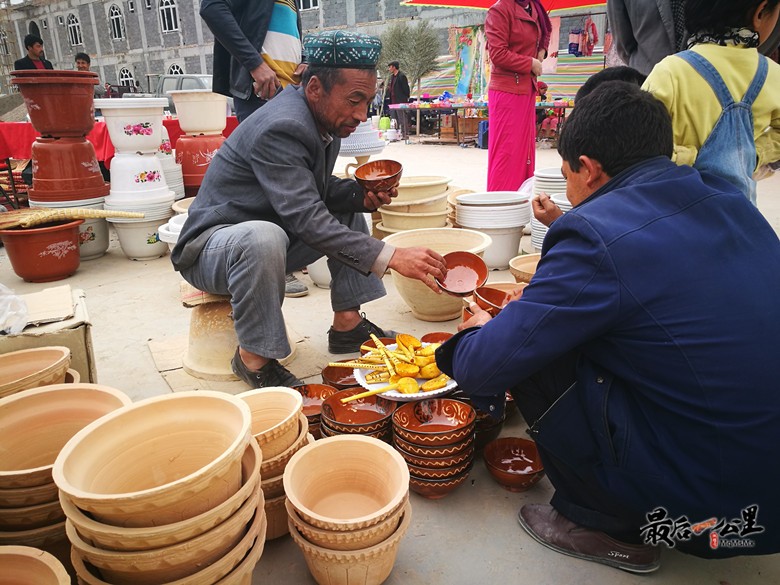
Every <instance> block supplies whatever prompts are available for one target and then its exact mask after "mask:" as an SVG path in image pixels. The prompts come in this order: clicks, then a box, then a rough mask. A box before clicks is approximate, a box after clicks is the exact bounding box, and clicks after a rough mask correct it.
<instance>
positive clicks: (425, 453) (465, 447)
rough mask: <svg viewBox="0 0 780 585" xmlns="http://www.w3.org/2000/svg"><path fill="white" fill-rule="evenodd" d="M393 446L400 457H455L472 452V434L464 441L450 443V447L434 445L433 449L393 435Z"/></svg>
mask: <svg viewBox="0 0 780 585" xmlns="http://www.w3.org/2000/svg"><path fill="white" fill-rule="evenodd" d="M393 445H394V446H395V448H396V450H397V451H398V452H399V453H401V455H402V456H403V455H404V454H408V455H413V456H415V457H423V458H426V459H429V460H430V459H436V458H442V457H456V456H458V455H462V454H463V453H471V452H473V451H474V433H471V434H470V435H468V436H467V437H466V438H465V439H463V440H462V441H458V442H457V443H452V444H450V445H435V446H433V447H426V446H424V445H416V444H414V443H410V442H409V441H405V440H404V439H402V438H401V437H399V436H398V434H395V435H394V436H393Z"/></svg>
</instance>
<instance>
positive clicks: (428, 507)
mask: <svg viewBox="0 0 780 585" xmlns="http://www.w3.org/2000/svg"><path fill="white" fill-rule="evenodd" d="M537 156H538V159H537V168H543V167H550V166H559V165H560V159H559V157H558V155H557V153H556V152H555V151H554V150H539V151H538V152H537ZM381 157H383V158H392V159H396V160H398V161H400V162H402V163H403V165H404V173H405V174H406V175H447V176H450V177H452V178H453V182H452V184H453V185H457V186H460V187H464V188H470V189H474V190H477V191H483V190H484V187H485V177H486V168H487V151H485V150H478V149H475V148H468V149H465V148H460V147H457V146H452V145H417V144H410V145H407V144H402V143H393V144H390V145H389V146H388V147H387V148H386V149H385V151H384V153H383V154H382V155H381ZM374 158H378V157H374ZM347 162H349V160H347V159H339V162H338V165H339V166H337V168H336V171H340V170H342V168H343V165H345V164H346V163H347ZM339 167H341V168H339ZM759 204H760V208H761V210H762V212H763V213H764V214H765V216H766V217H767V219H768V220H769V221H770V222H771V223H772V225H773V226H774V228H775V230H776V231H778V232H780V176H775V177H774V178H773V179H770V180H767V181H763V182H762V183H761V184H760V185H759ZM528 240H530V236H528V237H525V238H524V242H523V247H524V248H527V247H528V246H529V245H530V242H528ZM299 276H300V278H301V280H302V281H303V282H305V283H306V284H308V285H309V288H310V290H311V293H310V294H309V295H308V296H306V297H302V298H297V299H287V301H286V302H285V305H284V311H285V316H286V318H287V320H288V323H289V326H290V330H291V331H290V333H291V338H293V341H295V342H296V349H297V354H296V357H295V359H294V360H293V361H292V363H291V364H290V365H289V368H290V369H291V370H292V371H293V372H294V373H295V374H297V375H298V376H299V377H302V378H303V377H305V378H307V379H308V380H309V381H312V382H319V371H320V369H321V368H322V366H323V365H324V364H325V363H327V362H328V361H330V360H331V359H332V356H331V355H330V354H328V353H327V347H326V332H327V330H328V327H329V325H330V317H329V295H328V291H327V290H323V289H319V288H317V287H314V286H313V285H312V283H311V281H310V280H309V278H308V277H307V276H305V275H299ZM726 276H727V275H724V277H726ZM490 280H491V281H511V280H512V277H511V275H510V274H509V272H508V271H496V272H492V273H491V275H490ZM0 281H2V282H3V284H6V285H7V286H9V287H10V288H11V289H13V290H14V291H15V292H17V293H18V294H24V293H29V292H35V291H38V290H41V289H43V288H46V287H47V286H55V285H59V284H66V283H67V284H70V285H71V286H72V287H74V288H81V289H84V290H85V291H86V300H87V309H88V312H89V315H90V320H91V322H92V339H93V343H94V351H95V357H96V361H97V373H98V378H99V381H100V382H101V383H103V384H107V385H110V386H114V387H116V388H119V389H121V390H123V391H125V392H127V393H128V394H129V395H130V396H131V397H132V398H133V399H135V400H138V399H141V398H144V397H148V396H153V395H158V394H165V393H168V392H170V391H171V386H170V385H169V383H168V382H167V381H166V380H174V379H175V380H177V381H178V382H179V383H180V382H181V380H182V379H187V378H188V376H187V375H186V374H183V373H181V371H179V372H178V377H174V378H172V377H171V376H170V374H171V372H170V371H168V372H167V373H166V376H165V377H164V376H163V375H162V374H161V373H160V372H159V371H158V366H159V364H156V363H155V359H154V358H155V357H157V359H158V361H159V359H160V358H159V355H155V356H153V351H154V352H155V353H156V354H157V353H159V348H160V347H167V348H169V349H170V348H171V347H173V348H174V361H175V362H178V358H177V357H176V356H178V355H179V354H176V353H175V351H178V350H176V349H175V348H180V347H184V346H183V345H182V343H185V345H186V337H187V331H188V327H189V319H190V310H189V309H185V308H184V307H183V306H182V304H181V302H180V298H179V283H180V281H181V278H180V277H179V275H178V274H176V273H175V272H174V271H173V269H172V267H171V264H170V260H169V257H168V256H165V257H163V258H159V259H157V260H152V261H148V262H133V261H130V260H128V259H127V258H126V257H125V256H124V255H123V253H122V251H121V249H120V247H119V244H118V241H117V240H116V237H115V236H114V235H113V232H112V242H111V247H110V249H109V251H108V253H107V254H106V255H105V256H103V257H102V258H99V259H97V260H92V261H88V262H84V263H82V265H81V267H80V268H79V270H78V272H77V273H76V274H75V275H74V276H72V277H70V278H69V279H67V280H65V281H60V282H58V283H52V284H48V285H47V284H30V283H26V282H23V281H22V280H21V279H19V278H18V277H17V276H16V275H15V274H14V273H13V271H12V270H11V268H10V266H9V263H8V259H7V257H6V255H5V250H4V249H0ZM385 284H386V286H387V289H388V295H387V297H386V298H384V299H382V300H379V301H375V302H373V303H370V304H369V305H366V306H365V307H364V310H365V311H366V313H367V315H368V317H369V318H370V319H372V320H373V321H374V322H376V323H378V324H380V325H381V326H383V327H388V328H391V329H395V330H396V331H403V332H407V333H412V334H417V335H421V334H424V333H427V332H430V331H450V332H454V331H455V330H456V327H457V324H458V322H457V321H449V322H445V323H427V322H424V321H419V320H417V319H416V318H414V317H413V316H412V315H411V312H410V310H409V309H408V307H406V305H405V304H404V302H403V301H402V300H401V298H400V297H399V296H398V295H397V293H396V292H395V288H394V286H393V284H392V279H391V278H390V277H389V276H388V277H386V278H385ZM155 348H157V349H155ZM169 353H170V352H169ZM169 358H170V356H169ZM169 367H170V366H169ZM175 367H178V363H177V364H176V365H175ZM160 369H165V367H162V366H161V367H160ZM190 381H191V382H192V384H193V387H198V384H197V383H196V381H194V380H193V379H190ZM185 385H186V384H185ZM212 387H215V388H220V387H223V388H224V389H225V390H227V391H230V392H235V391H236V389H238V390H239V391H240V390H241V389H242V388H241V385H240V384H239V383H225V384H221V383H212ZM524 430H525V426H524V424H523V423H522V421H521V417H520V416H519V415H518V414H515V416H514V417H511V418H510V420H508V421H507V422H506V424H505V426H504V428H503V431H502V435H504V436H507V435H522V434H523V433H524ZM551 495H552V488H551V486H550V484H549V482H548V481H547V480H546V479H544V480H542V482H540V483H539V484H537V485H536V486H535V487H534V488H532V489H531V490H529V491H528V492H525V493H520V494H515V493H510V492H507V491H504V490H503V489H502V488H501V487H500V486H498V484H496V483H494V482H493V480H492V479H491V477H490V476H489V475H488V473H487V471H486V470H485V467H484V464H483V462H482V461H480V460H479V459H477V460H476V461H475V465H474V469H473V471H472V472H471V476H470V477H469V479H468V481H467V483H465V484H464V485H463V486H461V487H460V488H459V489H458V490H457V491H455V492H454V493H452V494H450V495H449V496H448V497H446V498H444V499H441V500H435V501H432V500H426V499H424V498H421V497H419V496H417V495H416V494H412V505H413V520H412V525H411V527H410V529H409V532H408V533H407V535H406V537H405V538H404V539H403V541H402V544H401V548H400V550H399V553H398V558H397V560H396V563H395V567H394V570H393V572H392V574H391V576H390V577H389V579H388V580H387V583H388V584H391V585H410V584H411V585H417V584H426V585H439V584H441V585H445V584H446V585H465V584H471V583H488V582H492V583H522V582H527V583H539V584H550V585H559V584H564V583H566V584H572V585H573V584H579V583H588V584H593V583H598V584H601V585H617V584H621V585H623V584H634V583H663V584H664V585H674V584H679V585H683V584H684V585H697V584H701V585H749V584H754V583H755V584H758V583H766V584H768V583H780V556H778V555H774V556H769V557H757V558H756V557H753V558H751V557H745V558H736V559H731V560H724V561H704V560H701V559H696V558H693V557H690V556H686V555H683V554H680V553H677V552H676V551H672V550H665V551H664V552H663V555H662V566H661V569H660V570H659V571H658V572H656V573H654V574H652V575H649V576H645V577H639V576H634V575H630V574H628V573H623V572H621V571H618V570H615V569H611V568H608V567H604V566H601V565H596V564H593V563H588V562H585V561H581V560H577V559H573V558H569V557H566V556H563V555H559V554H556V553H554V552H552V551H550V550H547V549H546V548H543V547H542V546H540V545H539V544H537V543H536V542H535V541H533V540H532V539H531V538H530V537H528V536H527V535H526V534H525V533H524V532H523V531H522V529H521V528H520V526H519V525H518V523H517V520H516V513H517V510H518V509H519V508H520V506H522V505H523V504H525V503H534V502H547V501H549V498H550V496H551ZM253 583H255V584H258V585H259V584H260V583H285V584H290V585H299V584H301V585H303V584H311V583H314V580H313V579H312V578H311V576H310V575H309V572H308V570H307V568H306V565H305V563H304V560H303V556H302V554H301V552H300V551H299V550H298V548H297V547H296V546H295V545H294V544H293V542H292V541H291V539H290V538H289V537H284V538H281V539H279V540H277V541H273V542H270V543H268V544H267V546H266V548H265V551H264V553H263V556H262V559H261V561H260V563H259V564H258V565H257V568H256V569H255V573H254V580H253Z"/></svg>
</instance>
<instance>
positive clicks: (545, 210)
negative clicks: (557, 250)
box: [531, 193, 563, 227]
mask: <svg viewBox="0 0 780 585" xmlns="http://www.w3.org/2000/svg"><path fill="white" fill-rule="evenodd" d="M531 209H533V211H534V217H535V218H536V219H537V220H539V221H540V222H542V223H543V224H544V225H546V226H547V227H550V226H551V225H552V222H554V221H555V220H556V219H558V218H559V217H560V216H562V215H563V211H561V208H560V207H558V206H557V205H556V204H555V203H553V201H552V199H550V197H549V196H548V195H547V194H546V193H542V194H541V195H539V197H537V198H535V199H532V200H531Z"/></svg>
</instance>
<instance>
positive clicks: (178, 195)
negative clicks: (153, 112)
mask: <svg viewBox="0 0 780 585" xmlns="http://www.w3.org/2000/svg"><path fill="white" fill-rule="evenodd" d="M157 157H158V158H159V159H160V165H161V166H162V172H163V176H164V177H165V182H166V183H167V184H168V188H169V189H170V190H171V191H173V192H174V193H175V195H174V197H175V199H176V201H178V200H179V199H184V177H183V176H182V171H181V165H180V164H179V163H177V162H176V157H175V155H174V153H173V147H172V145H171V139H170V137H169V136H168V130H167V129H166V128H165V125H163V127H162V142H160V147H159V148H158V149H157Z"/></svg>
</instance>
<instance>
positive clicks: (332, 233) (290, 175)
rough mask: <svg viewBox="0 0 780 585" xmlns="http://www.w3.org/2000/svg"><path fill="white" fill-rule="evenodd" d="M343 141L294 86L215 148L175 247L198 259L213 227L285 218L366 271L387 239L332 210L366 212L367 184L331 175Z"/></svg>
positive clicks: (304, 236)
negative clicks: (326, 136) (326, 130)
mask: <svg viewBox="0 0 780 585" xmlns="http://www.w3.org/2000/svg"><path fill="white" fill-rule="evenodd" d="M340 145H341V141H340V140H339V139H338V138H334V139H333V141H332V142H330V144H328V145H326V144H325V142H324V141H323V140H322V137H321V136H320V133H319V131H318V130H317V126H316V124H315V122H314V118H313V116H312V114H311V111H310V110H309V106H308V104H307V103H306V100H305V97H304V92H303V90H302V89H301V88H297V87H294V86H289V87H287V89H285V90H284V91H283V92H281V93H280V94H279V95H278V96H276V97H275V98H274V99H273V100H271V101H270V102H268V103H267V104H266V105H264V106H263V107H262V108H260V109H259V110H257V111H256V112H255V113H254V114H252V115H251V116H249V118H247V119H246V120H245V121H244V122H242V123H241V124H239V126H238V128H236V130H235V131H233V133H232V134H231V135H230V136H229V137H228V139H227V140H226V141H225V142H224V143H223V144H222V146H221V147H220V149H219V150H218V151H217V153H216V155H215V156H214V158H213V160H212V161H211V163H210V165H209V168H208V170H207V172H206V175H205V177H204V178H203V184H202V185H201V187H200V190H199V191H198V196H197V197H196V198H195V201H194V202H193V203H192V205H191V206H190V210H189V217H188V219H187V221H186V223H185V224H184V228H183V229H182V232H181V235H180V236H179V240H178V243H177V244H176V247H175V248H174V250H173V253H172V254H171V260H172V261H173V265H174V267H175V268H176V270H183V269H185V268H188V267H189V266H192V265H193V264H194V263H195V262H196V261H197V258H198V255H199V254H200V252H201V250H202V249H203V247H204V246H205V244H206V242H207V241H208V238H209V237H210V236H211V234H212V233H214V231H216V230H218V229H219V228H221V227H224V226H226V225H233V224H237V223H241V222H244V221H251V220H265V221H270V222H273V223H275V224H277V225H279V226H281V227H282V228H283V229H284V230H285V232H287V235H288V236H289V237H290V240H291V242H292V241H295V240H301V241H303V242H304V243H305V244H307V245H308V246H309V247H311V248H313V249H315V250H318V251H320V252H322V253H323V254H325V255H327V256H328V257H330V258H334V259H336V260H339V261H341V262H343V263H345V264H346V265H348V266H350V267H351V268H354V269H355V270H358V271H359V272H362V273H363V274H368V273H369V272H371V267H372V265H373V264H374V261H375V260H376V259H377V257H378V256H379V253H380V252H381V251H382V249H383V248H384V246H385V244H383V243H382V242H381V241H379V240H377V239H375V238H372V237H370V236H368V235H366V234H363V233H359V232H355V231H352V230H351V229H349V228H348V227H347V226H345V225H343V224H342V223H340V222H339V221H338V220H337V219H336V218H335V217H334V216H333V214H332V213H331V212H350V213H362V212H367V211H369V210H367V209H365V207H364V206H363V197H364V193H363V189H362V187H360V186H359V185H358V184H357V183H356V182H355V181H353V180H351V179H338V178H336V177H334V176H332V173H333V167H334V165H335V163H336V157H337V156H338V153H339V148H340Z"/></svg>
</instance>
